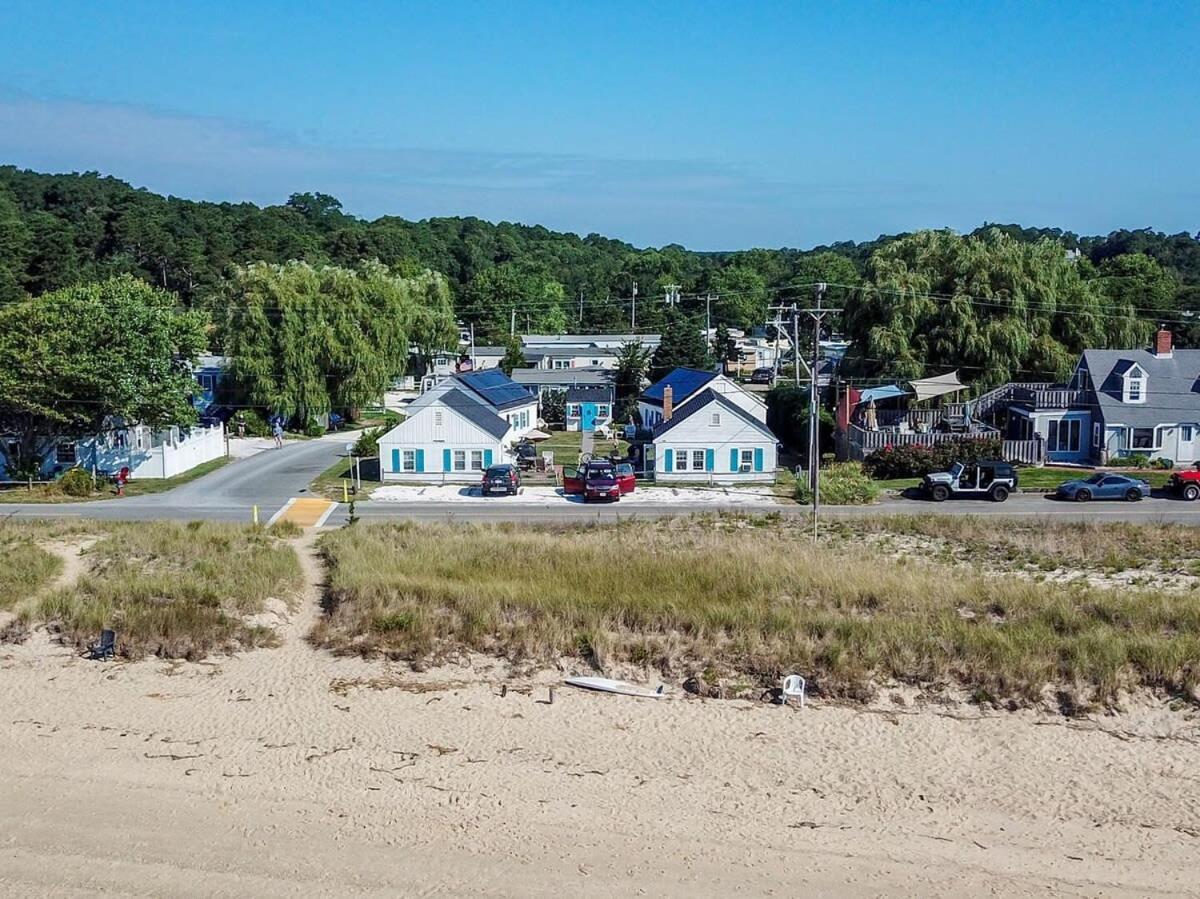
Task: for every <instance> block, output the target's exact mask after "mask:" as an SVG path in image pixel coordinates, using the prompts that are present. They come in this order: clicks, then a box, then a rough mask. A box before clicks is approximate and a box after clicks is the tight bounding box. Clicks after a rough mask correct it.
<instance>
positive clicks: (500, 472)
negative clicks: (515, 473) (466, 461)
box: [485, 465, 512, 478]
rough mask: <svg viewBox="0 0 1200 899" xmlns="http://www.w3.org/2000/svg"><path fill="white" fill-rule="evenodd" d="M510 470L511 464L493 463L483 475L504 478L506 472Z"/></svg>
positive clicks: (506, 474)
mask: <svg viewBox="0 0 1200 899" xmlns="http://www.w3.org/2000/svg"><path fill="white" fill-rule="evenodd" d="M510 471H512V466H511V465H493V466H492V467H491V468H489V469H488V470H487V474H486V475H485V477H489V478H506V477H508V473H509V472H510Z"/></svg>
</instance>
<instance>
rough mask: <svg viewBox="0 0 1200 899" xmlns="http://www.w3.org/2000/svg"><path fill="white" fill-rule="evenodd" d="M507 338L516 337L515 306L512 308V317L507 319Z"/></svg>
mask: <svg viewBox="0 0 1200 899" xmlns="http://www.w3.org/2000/svg"><path fill="white" fill-rule="evenodd" d="M508 336H509V337H516V336H517V307H516V306H513V308H512V315H511V316H510V317H509V320H508Z"/></svg>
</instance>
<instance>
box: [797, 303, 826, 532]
mask: <svg viewBox="0 0 1200 899" xmlns="http://www.w3.org/2000/svg"><path fill="white" fill-rule="evenodd" d="M824 298H825V283H824V282H821V283H819V284H817V286H816V300H817V305H816V308H814V309H806V310H805V311H806V312H807V313H808V314H809V316H811V317H812V320H813V355H812V365H811V366H810V367H809V373H810V374H811V376H812V377H811V379H810V380H811V385H810V390H809V395H808V488H809V490H811V491H812V498H813V499H812V501H813V540H816V539H817V510H818V509H819V508H820V502H821V499H820V497H821V476H820V474H821V473H820V468H821V422H820V416H821V387H820V380H821V378H820V368H821V322H822V321H823V320H824V318H825V316H826V315H827V314H828V313H829V310H827V309H822V308H821V301H822V300H823V299H824ZM797 317H799V316H797ZM797 349H799V347H798V346H797ZM797 370H798V369H797Z"/></svg>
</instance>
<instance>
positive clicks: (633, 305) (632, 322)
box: [629, 281, 637, 334]
mask: <svg viewBox="0 0 1200 899" xmlns="http://www.w3.org/2000/svg"><path fill="white" fill-rule="evenodd" d="M629 330H630V331H633V332H634V333H635V334H636V333H637V281H634V282H633V299H632V300H631V301H630V303H629Z"/></svg>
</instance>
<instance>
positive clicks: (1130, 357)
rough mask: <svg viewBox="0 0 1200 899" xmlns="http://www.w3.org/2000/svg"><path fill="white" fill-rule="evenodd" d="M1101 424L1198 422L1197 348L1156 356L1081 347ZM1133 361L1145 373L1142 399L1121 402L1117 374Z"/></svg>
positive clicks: (1199, 368)
mask: <svg viewBox="0 0 1200 899" xmlns="http://www.w3.org/2000/svg"><path fill="white" fill-rule="evenodd" d="M1083 362H1084V365H1086V366H1087V370H1088V373H1089V374H1090V375H1091V379H1092V384H1093V385H1094V386H1095V388H1096V391H1095V392H1096V401H1097V402H1098V403H1099V405H1100V413H1101V414H1102V415H1103V416H1104V422H1105V424H1121V425H1125V426H1126V427H1131V428H1152V427H1154V426H1156V425H1160V424H1173V423H1176V422H1189V421H1200V387H1198V385H1197V380H1198V379H1200V350H1175V352H1174V353H1173V354H1172V355H1171V357H1170V358H1169V359H1159V358H1158V357H1157V356H1155V355H1154V353H1152V352H1150V351H1149V350H1084V352H1083ZM1134 363H1136V364H1137V365H1139V366H1141V368H1142V370H1143V371H1145V372H1146V402H1144V403H1122V402H1121V390H1122V386H1123V385H1122V382H1121V374H1122V373H1124V372H1126V371H1128V370H1129V368H1130V367H1131V366H1132V365H1133V364H1134Z"/></svg>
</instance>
